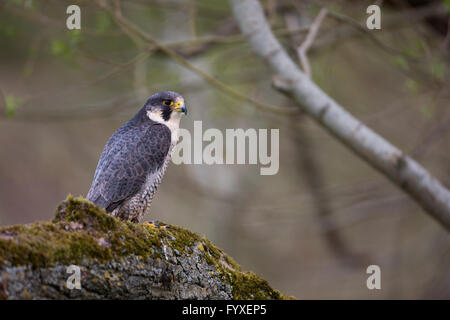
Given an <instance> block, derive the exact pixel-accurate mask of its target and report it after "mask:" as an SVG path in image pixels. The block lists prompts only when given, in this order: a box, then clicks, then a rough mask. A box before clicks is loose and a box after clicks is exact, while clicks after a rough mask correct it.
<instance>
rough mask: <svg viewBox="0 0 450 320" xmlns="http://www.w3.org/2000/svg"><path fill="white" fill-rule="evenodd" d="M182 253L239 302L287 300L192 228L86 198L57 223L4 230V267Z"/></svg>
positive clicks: (72, 201) (64, 206) (0, 240)
mask: <svg viewBox="0 0 450 320" xmlns="http://www.w3.org/2000/svg"><path fill="white" fill-rule="evenodd" d="M163 244H164V245H167V246H170V247H171V248H172V249H176V250H177V251H178V252H179V253H180V254H188V255H190V254H192V252H193V251H196V252H197V253H198V254H199V255H200V256H201V257H203V258H204V259H205V261H206V262H207V263H208V264H209V265H214V266H215V268H216V270H217V272H215V273H214V275H213V276H216V277H219V278H220V279H222V281H225V282H227V283H229V284H230V286H231V288H232V293H233V297H234V298H235V299H286V298H289V297H286V296H284V295H282V294H281V293H280V292H278V291H276V290H273V289H272V288H271V287H270V286H269V285H268V283H267V282H266V281H265V280H263V279H261V278H260V277H258V276H257V275H255V274H254V273H252V272H243V271H242V270H241V267H240V266H239V265H238V264H237V263H236V262H235V261H234V260H233V259H232V258H230V257H229V256H228V255H226V254H225V253H224V252H223V251H222V250H221V249H219V248H217V247H216V246H215V245H214V244H213V243H212V242H210V241H209V240H208V239H206V238H204V237H201V236H199V235H198V234H196V233H193V232H191V231H189V230H185V229H183V228H180V227H177V226H172V225H167V227H163V228H161V227H155V226H147V225H141V224H134V223H131V222H123V221H120V220H118V219H116V218H114V217H111V216H109V215H108V214H106V212H105V211H104V210H103V209H100V208H98V207H97V206H95V205H94V204H93V203H91V202H89V201H87V200H85V199H84V198H81V197H79V198H75V197H72V196H69V197H67V199H66V200H65V201H63V202H62V203H61V204H60V205H59V206H58V209H57V211H56V215H55V218H54V219H53V221H52V222H38V223H33V224H28V225H15V226H10V227H3V228H0V265H1V264H4V263H5V262H6V261H7V262H8V263H9V264H11V265H12V266H19V265H30V266H31V267H33V268H39V267H48V266H51V265H54V264H56V263H63V264H72V263H74V264H80V263H82V261H83V259H91V260H96V261H99V262H106V261H109V260H112V259H120V258H121V257H126V256H129V255H131V254H134V255H136V256H139V257H142V258H148V257H153V258H155V259H157V258H162V257H161V252H162V250H161V247H162V245H163Z"/></svg>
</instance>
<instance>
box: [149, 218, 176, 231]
mask: <svg viewBox="0 0 450 320" xmlns="http://www.w3.org/2000/svg"><path fill="white" fill-rule="evenodd" d="M143 225H144V226H150V227H153V228H158V229H162V230H166V229H169V228H170V226H169V225H167V224H165V223H163V222H159V221H158V220H150V221H145V222H144V223H143Z"/></svg>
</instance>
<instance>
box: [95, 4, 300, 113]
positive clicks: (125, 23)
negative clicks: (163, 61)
mask: <svg viewBox="0 0 450 320" xmlns="http://www.w3.org/2000/svg"><path fill="white" fill-rule="evenodd" d="M97 4H98V5H99V6H100V7H102V8H103V9H105V10H106V11H108V12H110V13H111V14H112V15H113V17H114V19H115V20H116V22H117V23H118V24H119V26H121V27H122V28H125V29H127V30H128V31H129V32H132V33H134V34H135V35H137V36H139V37H141V38H143V39H145V40H146V41H147V42H148V43H149V44H150V45H151V47H150V50H153V48H152V47H156V48H158V49H159V50H160V51H162V52H164V53H165V54H166V55H167V56H169V57H170V58H172V59H173V60H174V61H175V62H177V63H179V64H180V65H182V66H184V67H186V68H187V69H189V70H191V71H192V72H194V73H196V74H197V75H199V76H200V77H202V78H203V79H204V80H205V81H207V82H208V83H209V84H211V85H212V86H214V87H216V88H217V89H219V90H221V91H223V92H225V93H226V94H228V95H230V96H232V97H235V98H237V99H239V100H242V101H246V102H249V103H251V104H252V105H254V106H255V107H257V108H259V109H261V110H264V111H270V112H273V113H277V114H296V113H298V112H299V111H298V109H297V108H286V107H275V106H271V105H267V104H264V103H261V102H259V101H256V100H255V99H253V98H252V97H250V96H248V95H245V94H242V93H240V92H238V91H236V90H234V89H233V88H231V87H229V86H227V85H226V84H224V83H223V82H221V81H219V80H217V79H215V78H213V77H212V76H210V75H209V74H207V73H205V72H203V71H202V70H200V69H198V68H197V67H195V66H194V65H192V64H191V63H189V62H188V61H187V60H186V59H184V58H183V57H182V56H181V55H179V54H178V53H177V52H175V51H174V50H172V49H171V48H169V47H167V46H166V45H164V44H162V43H160V42H159V41H157V40H156V39H154V38H153V37H152V36H151V35H150V34H148V33H146V32H145V31H144V30H142V29H141V28H139V27H138V26H137V25H136V24H134V23H133V22H131V21H129V20H128V19H126V18H125V17H124V16H123V15H120V14H116V12H114V10H112V8H111V7H109V6H108V5H107V4H106V3H105V2H104V1H102V0H97Z"/></svg>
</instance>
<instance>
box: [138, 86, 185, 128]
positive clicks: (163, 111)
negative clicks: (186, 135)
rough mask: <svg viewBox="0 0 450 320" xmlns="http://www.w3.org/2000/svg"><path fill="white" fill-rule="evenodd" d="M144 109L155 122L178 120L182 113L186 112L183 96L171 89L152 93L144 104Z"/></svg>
mask: <svg viewBox="0 0 450 320" xmlns="http://www.w3.org/2000/svg"><path fill="white" fill-rule="evenodd" d="M145 109H146V111H147V116H148V117H149V118H150V119H152V120H153V121H157V122H169V121H171V120H178V121H179V119H180V118H181V114H182V113H184V114H187V109H186V105H185V104H184V98H183V97H182V96H181V95H180V94H178V93H176V92H173V91H163V92H159V93H156V94H154V95H152V96H151V97H150V99H148V101H147V103H146V104H145Z"/></svg>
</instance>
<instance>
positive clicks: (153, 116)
mask: <svg viewBox="0 0 450 320" xmlns="http://www.w3.org/2000/svg"><path fill="white" fill-rule="evenodd" d="M147 117H148V118H149V119H150V120H153V121H155V122H158V123H161V124H164V125H165V126H167V127H168V128H169V130H170V133H171V138H172V146H174V145H175V144H176V143H177V142H178V138H179V129H180V119H181V113H179V112H177V111H172V113H171V114H170V119H169V120H167V121H165V120H164V119H163V117H162V115H161V111H159V110H158V111H147Z"/></svg>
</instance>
